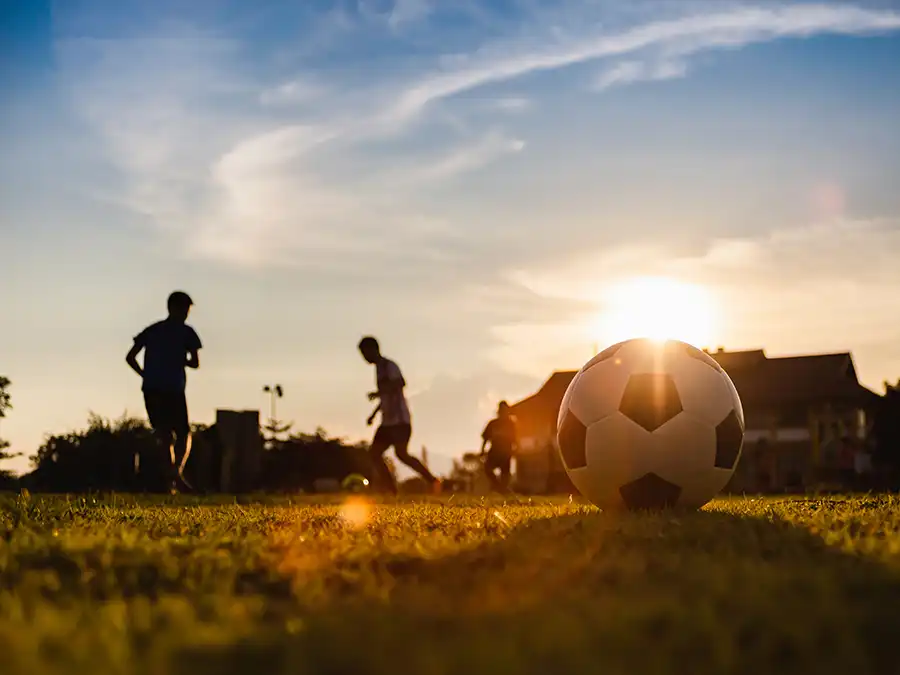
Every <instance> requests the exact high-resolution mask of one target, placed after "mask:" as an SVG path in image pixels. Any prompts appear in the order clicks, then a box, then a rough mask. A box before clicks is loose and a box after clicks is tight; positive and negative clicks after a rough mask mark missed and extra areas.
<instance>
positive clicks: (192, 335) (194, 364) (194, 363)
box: [184, 328, 203, 370]
mask: <svg viewBox="0 0 900 675" xmlns="http://www.w3.org/2000/svg"><path fill="white" fill-rule="evenodd" d="M202 346H203V343H202V342H200V336H199V335H197V331H195V330H194V329H193V328H189V329H188V338H187V345H186V347H187V359H186V360H185V362H184V365H185V366H187V367H188V368H193V369H194V370H196V369H197V368H199V367H200V348H201V347H202Z"/></svg>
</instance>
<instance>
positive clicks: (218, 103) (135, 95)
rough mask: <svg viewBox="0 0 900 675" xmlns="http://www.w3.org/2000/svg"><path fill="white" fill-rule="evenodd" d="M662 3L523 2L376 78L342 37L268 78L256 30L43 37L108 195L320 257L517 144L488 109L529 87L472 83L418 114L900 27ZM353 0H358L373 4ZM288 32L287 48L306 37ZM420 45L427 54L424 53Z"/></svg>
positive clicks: (220, 246) (250, 244)
mask: <svg viewBox="0 0 900 675" xmlns="http://www.w3.org/2000/svg"><path fill="white" fill-rule="evenodd" d="M674 4H675V5H677V6H678V7H680V8H681V14H680V15H677V16H673V10H672V9H671V7H673V6H674V5H669V6H668V7H669V8H670V9H669V10H668V11H669V14H668V15H667V16H669V18H667V19H665V20H649V21H647V20H646V15H642V16H643V17H644V18H643V19H642V20H644V21H645V22H644V23H635V24H633V25H630V26H621V27H619V28H615V29H612V28H605V27H604V26H603V25H600V24H595V23H591V22H590V21H585V22H581V24H583V25H580V26H579V23H578V22H576V21H574V20H573V19H572V18H571V17H570V18H569V19H567V25H569V26H573V25H574V26H578V28H577V29H572V28H569V29H567V30H566V31H563V32H559V31H554V30H553V26H554V25H555V23H554V22H553V21H549V20H546V19H547V16H546V14H541V15H539V16H540V17H541V19H542V20H541V22H538V24H533V23H529V22H533V21H534V16H538V15H534V16H531V17H529V16H528V15H523V17H521V26H524V27H523V28H521V30H518V32H515V33H514V32H512V30H511V29H508V30H507V34H506V36H505V37H498V38H492V39H491V40H488V41H483V42H480V43H479V44H478V45H475V46H472V47H471V48H470V49H469V51H468V52H466V53H459V54H457V55H456V57H455V58H452V59H446V58H445V59H443V60H442V59H441V57H445V56H446V55H445V54H440V53H437V52H434V50H432V52H431V53H430V54H428V55H423V54H421V53H420V48H419V47H416V48H415V49H413V50H412V51H410V52H409V53H405V55H404V53H402V51H401V53H400V54H394V53H392V52H391V51H390V50H387V53H388V54H389V57H390V60H388V61H387V62H386V63H388V64H389V66H385V67H383V68H375V69H372V70H371V72H373V73H376V72H377V73H378V74H379V76H380V77H381V79H379V80H378V81H377V82H376V81H369V80H368V79H367V77H366V76H365V73H366V72H369V70H366V69H365V68H363V69H362V70H361V67H362V66H365V65H366V59H367V58H368V57H367V55H366V53H365V52H364V51H360V52H359V53H356V54H355V59H356V60H355V61H352V62H342V61H337V62H335V63H334V64H329V67H328V68H327V69H325V68H322V67H318V68H314V67H309V66H297V68H296V72H293V73H290V74H286V76H285V77H283V78H282V79H281V80H280V81H278V82H276V83H274V84H273V83H272V81H271V80H268V81H265V80H263V84H259V82H260V78H259V77H258V73H259V71H260V70H264V69H265V67H266V65H267V61H266V59H267V58H268V57H269V56H270V55H269V54H268V52H265V51H264V52H263V53H262V54H254V56H253V58H252V59H251V58H250V57H249V52H250V51H253V50H254V49H258V48H259V43H254V45H253V46H252V47H251V46H250V45H248V44H246V43H245V42H243V41H242V40H241V39H240V36H239V35H235V36H232V37H229V38H227V39H224V38H221V37H210V33H212V31H209V32H207V33H199V32H198V31H192V30H189V29H183V28H177V29H172V28H166V31H165V32H164V34H163V35H162V36H155V37H154V36H152V35H150V36H143V37H138V38H135V37H128V38H121V39H104V40H84V39H79V38H76V39H70V38H68V37H65V36H64V37H63V39H62V40H61V42H60V44H59V53H60V61H61V63H62V65H63V76H64V77H63V81H64V82H65V84H66V86H67V88H68V90H69V91H70V92H71V93H72V95H73V100H74V102H75V104H76V106H77V108H78V110H79V111H80V112H81V113H82V114H83V115H84V117H85V118H86V119H87V120H89V121H90V122H91V124H92V125H93V127H94V129H95V130H96V132H97V133H98V134H99V135H100V136H101V137H102V139H103V141H104V143H105V144H106V147H107V149H108V151H109V154H110V157H111V159H112V160H113V161H114V162H115V163H116V165H117V166H118V167H119V168H120V169H121V171H122V180H123V182H124V183H125V188H124V190H123V193H122V194H121V195H119V201H120V202H124V203H126V204H129V205H130V206H131V207H132V208H134V209H135V210H136V211H138V212H140V213H142V214H145V215H148V216H150V217H151V218H153V219H154V220H155V221H156V222H158V223H159V224H160V226H163V227H167V228H169V229H171V230H172V231H174V232H175V233H176V234H178V235H179V236H180V237H181V238H182V240H183V241H185V242H186V243H187V250H188V251H189V252H191V253H192V254H194V255H200V256H204V257H208V258H213V259H217V260H225V261H228V262H235V263H242V264H253V265H255V264H261V263H262V261H266V262H268V263H270V264H271V263H273V262H275V261H280V262H290V261H292V260H294V261H296V260H297V259H298V258H302V257H304V255H305V256H306V257H307V258H314V259H316V260H321V259H322V255H323V251H325V250H327V249H328V247H334V253H335V255H337V256H341V255H344V254H345V253H346V251H348V250H351V251H355V250H363V249H364V248H365V246H364V245H363V244H361V243H360V242H366V245H370V244H372V237H371V236H370V235H369V234H368V233H373V232H376V231H377V232H378V233H379V236H381V237H382V238H384V237H386V236H391V237H395V238H398V239H402V240H404V241H407V240H408V238H409V237H410V233H411V229H410V228H412V230H416V229H417V228H419V227H420V226H419V225H417V224H420V223H423V222H435V220H436V218H437V216H438V215H439V214H440V209H435V208H434V206H428V205H427V203H426V202H427V200H425V199H423V193H427V191H428V190H429V189H431V188H433V187H439V186H440V184H441V183H442V182H446V181H448V180H450V179H451V178H458V177H461V176H464V175H466V174H468V173H471V172H473V171H476V170H478V169H481V168H483V167H485V166H488V165H491V164H492V163H494V162H497V161H499V160H501V159H504V158H510V157H513V156H515V155H517V154H519V153H520V151H522V150H523V148H524V147H525V145H526V142H527V141H528V138H527V136H526V135H524V134H522V133H511V132H508V131H506V130H505V129H504V128H503V125H504V120H505V123H507V124H512V123H513V122H514V118H512V117H511V116H510V115H509V114H508V113H509V112H511V111H521V110H525V109H527V108H529V107H530V106H531V105H532V101H534V100H535V99H536V98H537V95H536V94H534V93H533V92H530V91H529V92H528V95H527V96H526V95H524V94H518V95H510V94H509V93H508V92H504V91H501V92H499V93H495V95H494V96H493V97H492V98H491V100H490V102H489V105H488V106H487V107H488V108H492V109H493V117H495V118H497V119H488V120H485V119H484V117H485V116H486V115H485V112H484V111H485V105H484V99H483V98H482V99H480V100H479V102H476V103H475V104H473V105H471V106H470V108H469V110H471V111H475V110H480V111H481V112H480V113H479V115H480V117H478V119H477V120H476V121H474V122H473V121H472V120H471V119H467V118H466V111H467V109H466V108H465V106H460V110H454V111H453V112H452V114H448V115H446V116H445V117H440V116H438V115H432V116H424V115H422V113H423V111H424V110H425V109H426V107H428V106H429V105H431V104H434V103H436V102H438V101H440V100H442V99H446V98H448V97H454V96H457V95H459V94H462V93H464V92H467V91H470V90H473V89H475V88H478V87H483V86H486V85H489V84H492V83H497V84H499V83H503V82H505V81H507V80H513V79H515V78H520V77H522V76H525V75H528V74H530V73H535V72H538V71H544V70H551V69H559V68H564V67H566V66H570V65H575V64H580V63H586V62H593V61H597V60H605V59H620V60H619V61H618V62H616V63H613V64H612V65H611V66H610V67H609V68H608V69H607V70H605V71H604V72H603V74H601V75H600V76H599V79H598V81H597V83H596V84H597V86H598V87H599V88H601V89H602V88H607V87H610V86H614V85H623V84H626V83H629V82H635V81H638V80H653V79H669V78H673V77H681V76H684V75H685V74H686V72H687V62H686V61H685V59H686V58H687V57H688V56H690V55H691V54H694V53H696V52H699V51H703V50H707V49H715V48H720V47H724V46H729V47H734V46H740V45H744V44H750V43H753V42H760V41H765V40H773V39H777V38H782V37H801V36H807V35H813V34H819V33H842V34H862V33H871V32H878V31H887V30H895V29H900V14H898V13H896V12H891V11H883V10H876V9H864V8H860V7H853V6H847V5H836V4H827V3H826V4H814V5H793V4H778V5H775V6H772V5H765V6H759V7H746V6H734V5H727V6H723V5H721V4H718V3H710V4H707V5H705V6H704V7H705V8H707V9H708V8H711V7H712V8H716V9H715V11H714V12H713V13H709V12H699V11H698V10H697V6H696V5H694V4H692V3H674ZM575 5H577V3H575ZM575 5H573V6H571V7H568V8H567V9H566V11H568V12H570V13H571V12H574V11H576V10H575V9H573V7H575ZM366 7H367V5H366V4H365V3H363V5H362V6H361V8H360V11H361V12H363V13H365V12H369V13H371V12H375V13H376V14H379V13H380V14H379V15H381V14H384V10H383V9H381V8H374V6H373V7H369V9H366ZM376 9H377V12H376ZM436 9H437V6H436V5H433V4H432V3H430V2H425V1H424V0H418V1H413V0H401V1H398V2H396V3H394V4H393V5H391V9H390V10H389V13H388V16H387V17H382V18H381V19H379V20H380V21H381V22H382V25H386V24H385V22H387V23H388V24H391V25H393V26H394V27H396V26H400V25H403V24H405V23H407V22H411V21H419V22H426V21H428V17H429V16H430V15H431V13H432V12H434V11H436ZM328 17H329V18H328V23H329V24H332V23H334V24H335V25H338V26H339V27H340V30H341V31H343V33H342V34H344V35H347V34H349V33H353V35H360V38H361V39H362V37H363V36H362V34H360V33H359V31H360V30H361V29H360V28H359V26H357V25H356V24H353V23H352V22H353V21H354V19H353V18H352V17H351V16H350V14H349V13H348V12H347V11H343V10H342V11H341V12H338V13H337V14H335V13H333V12H332V13H331V14H329V15H328ZM367 21H368V19H367ZM366 25H368V24H366ZM514 34H515V35H517V37H516V38H515V39H513V37H511V36H512V35H514ZM376 37H377V36H376ZM376 37H371V36H370V39H371V40H376ZM377 39H379V40H383V39H384V38H383V37H377ZM303 42H304V44H302V45H298V46H297V49H298V50H300V51H303V50H306V49H307V48H308V47H309V45H308V44H306V42H305V41H303ZM346 42H347V41H346V40H344V41H343V42H342V43H341V44H344V43H346ZM365 44H366V43H364V42H363V44H361V49H362V50H364V49H365ZM392 44H393V43H392ZM394 48H396V49H398V50H400V48H399V47H396V46H395V47H394ZM287 49H288V47H287V46H286V45H285V44H278V45H277V46H276V47H274V48H272V49H271V50H270V51H271V52H272V53H273V54H275V53H276V52H277V59H276V60H277V63H278V64H279V68H280V69H282V70H283V69H284V68H286V67H288V68H289V67H290V66H289V65H288V66H285V64H290V63H292V61H291V59H290V58H286V57H285V54H286V53H287V52H286V50H287ZM303 53H304V54H307V52H305V51H304V52H303ZM429 57H430V58H429ZM272 58H276V56H272ZM297 58H300V57H297ZM303 58H304V59H305V58H306V56H304V57H303ZM384 58H388V57H387V56H385V57H384ZM436 61H440V62H442V63H443V65H442V66H441V67H440V68H439V69H438V70H436V71H430V70H428V66H427V64H428V63H434V62H436ZM300 62H302V59H301V61H300ZM298 63H299V62H298ZM348 63H349V64H352V66H353V67H350V65H348ZM360 72H362V73H363V75H360ZM479 106H480V107H479ZM460 111H461V112H460ZM445 112H446V111H442V114H444V113H445ZM504 113H506V114H505V115H503V114H504ZM523 119H524V118H523ZM411 122H415V124H412V123H411ZM436 149H437V152H436ZM385 167H388V168H385ZM418 240H419V241H421V237H420V238H419V239H418Z"/></svg>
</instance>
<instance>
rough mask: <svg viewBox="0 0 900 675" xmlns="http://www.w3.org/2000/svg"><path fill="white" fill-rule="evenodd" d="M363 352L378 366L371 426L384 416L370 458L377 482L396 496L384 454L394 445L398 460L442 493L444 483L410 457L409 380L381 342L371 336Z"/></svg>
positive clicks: (362, 342)
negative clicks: (380, 344) (384, 354)
mask: <svg viewBox="0 0 900 675" xmlns="http://www.w3.org/2000/svg"><path fill="white" fill-rule="evenodd" d="M359 351H360V353H361V354H362V357H363V358H364V359H365V360H366V362H367V363H370V364H372V365H373V366H375V382H376V391H373V392H371V393H370V394H369V400H370V401H375V400H377V401H378V406H377V407H376V408H375V410H374V411H373V412H372V414H371V415H370V416H369V419H368V420H367V424H369V425H371V424H372V422H373V421H374V420H375V416H376V415H377V414H378V413H379V412H380V413H381V424H380V425H379V427H378V430H377V431H376V432H375V437H374V438H373V439H372V445H371V446H370V448H369V456H370V458H371V460H372V464H373V466H374V468H375V471H376V473H377V480H378V481H379V482H381V483H382V484H383V487H385V488H387V489H388V490H390V491H391V492H393V493H394V494H396V493H397V483H396V481H395V480H394V477H393V476H392V475H391V472H390V470H389V469H388V467H387V464H385V462H384V453H385V452H387V450H388V448H390V447H391V446H394V451H395V452H396V454H397V459H399V460H400V461H401V462H403V463H404V464H406V466H408V467H409V468H411V469H413V470H414V471H416V472H417V473H418V474H419V475H420V476H422V477H423V478H424V479H425V480H426V481H428V483H429V484H430V485H431V486H432V491H433V492H434V493H435V494H439V493H440V491H441V482H440V481H439V480H438V479H437V478H435V476H434V475H433V474H432V473H431V472H430V471H429V470H428V469H427V468H426V467H425V465H424V464H422V462H421V461H420V460H419V459H418V458H416V457H413V456H412V455H410V454H409V439H410V437H411V436H412V421H411V417H410V414H409V405H408V403H407V402H406V396H405V395H404V393H403V389H404V387H405V386H406V381H405V380H404V379H403V374H402V373H401V372H400V368H399V367H398V366H397V364H396V363H394V362H393V361H391V360H390V359H388V358H386V357H384V356H383V355H382V354H381V348H380V347H379V345H378V341H377V340H376V339H375V338H374V337H371V336H367V337H364V338H363V339H362V340H360V342H359Z"/></svg>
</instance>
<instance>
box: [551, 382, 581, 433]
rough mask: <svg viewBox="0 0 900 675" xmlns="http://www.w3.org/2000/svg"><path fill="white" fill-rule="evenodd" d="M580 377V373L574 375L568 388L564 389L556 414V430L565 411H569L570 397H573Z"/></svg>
mask: <svg viewBox="0 0 900 675" xmlns="http://www.w3.org/2000/svg"><path fill="white" fill-rule="evenodd" d="M580 377H581V371H578V372H577V373H575V377H574V378H572V381H571V382H569V386H568V387H566V393H565V394H563V398H562V403H560V404H559V410H558V411H557V413H556V428H557V429H559V427H560V425H562V421H563V416H564V415H565V412H566V410H568V409H569V404H570V403H571V402H572V396H574V395H575V390H576V389H577V387H578V379H579V378H580Z"/></svg>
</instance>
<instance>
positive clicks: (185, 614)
mask: <svg viewBox="0 0 900 675" xmlns="http://www.w3.org/2000/svg"><path fill="white" fill-rule="evenodd" d="M340 514H341V512H340V503H339V502H338V501H332V502H330V503H323V502H321V501H320V502H319V503H315V502H312V501H302V500H297V499H295V500H293V501H291V500H288V499H286V498H285V499H274V498H271V499H263V500H257V501H252V500H246V503H235V502H234V500H231V501H228V500H220V501H218V502H215V501H211V500H199V499H196V500H195V499H189V498H185V499H183V500H179V501H177V502H173V501H171V500H158V501H156V502H153V501H148V500H137V499H133V498H130V497H123V496H115V497H106V498H102V499H101V498H96V500H95V499H94V498H81V497H78V498H76V497H71V498H68V499H67V498H65V497H42V496H31V497H20V496H17V495H7V496H0V535H2V536H0V672H3V673H4V674H5V675H18V674H19V673H22V674H23V675H24V674H28V675H39V674H40V673H50V672H53V673H67V674H70V673H75V674H77V673H91V674H92V675H94V674H100V673H102V674H104V675H105V674H116V673H135V674H137V673H163V672H171V673H185V674H190V675H203V674H204V673H268V674H274V673H285V674H287V673H290V674H292V675H301V674H303V673H322V674H326V673H335V674H338V673H347V674H363V673H385V674H388V673H389V674H391V675H396V674H399V673H415V674H423V675H427V674H431V673H435V674H437V673H442V674H443V673H447V674H450V673H454V674H455V673H465V674H477V673H505V672H508V673H535V674H540V675H552V674H559V673H585V674H593V673H598V674H601V673H602V674H603V675H612V674H618V673H623V674H624V673H627V674H629V675H637V674H642V673H660V674H662V673H666V674H668V673H685V674H688V675H702V674H704V673H753V674H754V675H768V674H770V673H816V674H817V675H821V674H822V673H846V674H847V675H850V674H851V673H852V674H859V673H879V674H880V675H889V674H890V673H894V672H900V650H898V646H900V641H898V639H897V638H900V627H898V626H900V620H898V615H897V613H898V611H900V534H898V532H897V531H898V525H900V499H897V498H892V497H880V496H876V497H866V498H846V499H844V498H834V499H730V500H719V501H716V502H715V503H713V504H711V505H709V506H708V507H707V508H706V509H704V510H703V511H701V512H697V513H688V514H666V515H647V514H623V515H615V514H603V513H599V512H598V511H597V510H596V509H594V508H592V507H589V506H585V505H583V504H579V503H578V502H575V503H570V502H569V500H568V499H561V500H547V499H535V500H533V501H531V500H527V499H523V500H514V501H507V502H505V503H504V502H502V501H493V502H491V501H487V502H482V501H479V500H474V499H470V500H468V501H466V500H459V499H450V500H447V499H444V500H441V501H419V502H405V503H383V504H379V505H376V506H374V508H373V509H372V511H371V513H370V514H369V516H370V517H369V519H368V521H367V522H365V523H364V524H357V525H356V526H354V524H353V523H351V522H349V521H348V520H346V519H345V518H343V517H342V516H341V515H340Z"/></svg>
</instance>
